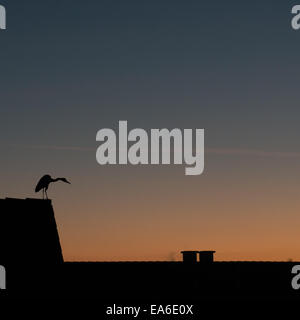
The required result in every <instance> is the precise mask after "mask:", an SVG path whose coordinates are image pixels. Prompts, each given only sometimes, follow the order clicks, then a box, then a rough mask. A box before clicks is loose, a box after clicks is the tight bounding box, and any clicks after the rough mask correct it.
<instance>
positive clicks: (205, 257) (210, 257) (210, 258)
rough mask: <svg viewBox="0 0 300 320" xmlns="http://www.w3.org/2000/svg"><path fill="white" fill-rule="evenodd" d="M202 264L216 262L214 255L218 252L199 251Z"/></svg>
mask: <svg viewBox="0 0 300 320" xmlns="http://www.w3.org/2000/svg"><path fill="white" fill-rule="evenodd" d="M198 252H199V258H200V262H202V263H211V262H214V253H215V252H216V251H198Z"/></svg>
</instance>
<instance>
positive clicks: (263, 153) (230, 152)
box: [205, 148, 300, 158]
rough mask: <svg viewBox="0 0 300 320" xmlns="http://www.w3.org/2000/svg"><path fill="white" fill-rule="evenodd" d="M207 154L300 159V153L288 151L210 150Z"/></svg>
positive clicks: (207, 150)
mask: <svg viewBox="0 0 300 320" xmlns="http://www.w3.org/2000/svg"><path fill="white" fill-rule="evenodd" d="M205 152H206V153H209V154H216V155H239V156H254V157H276V158H300V152H286V151H264V150H257V149H238V148H208V149H206V150H205Z"/></svg>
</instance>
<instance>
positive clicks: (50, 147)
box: [10, 145, 95, 151]
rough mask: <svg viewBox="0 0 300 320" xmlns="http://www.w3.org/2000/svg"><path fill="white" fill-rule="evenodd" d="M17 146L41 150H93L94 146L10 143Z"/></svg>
mask: <svg viewBox="0 0 300 320" xmlns="http://www.w3.org/2000/svg"><path fill="white" fill-rule="evenodd" d="M10 146H11V147H15V148H25V149H40V150H62V151H93V150H95V148H92V147H76V146H54V145H10Z"/></svg>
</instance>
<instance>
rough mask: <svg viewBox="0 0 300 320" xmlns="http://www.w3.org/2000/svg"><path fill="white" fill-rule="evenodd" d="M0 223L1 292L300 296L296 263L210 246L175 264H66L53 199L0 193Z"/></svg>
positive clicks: (174, 297)
mask: <svg viewBox="0 0 300 320" xmlns="http://www.w3.org/2000/svg"><path fill="white" fill-rule="evenodd" d="M0 226H1V232H0V265H3V266H4V267H5V269H6V271H7V282H6V287H7V289H6V290H0V298H2V297H4V298H12V297H24V295H26V297H32V298H49V297H51V298H76V299H78V298H97V299H102V300H103V301H104V300H105V301H116V300H117V299H119V301H124V299H131V301H132V300H134V301H137V302H146V303H149V301H152V300H153V299H156V301H157V300H158V299H163V300H167V301H187V299H188V300H189V301H194V302H200V301H202V300H248V299H252V300H253V299H262V300H266V299H267V300H269V299H296V300H298V299H300V292H298V291H297V290H294V289H293V288H292V286H291V280H292V277H293V275H292V274H291V270H292V267H293V266H294V265H295V264H298V263H296V262H239V261H237V262H220V261H214V253H215V251H182V255H183V260H182V261H174V262H168V261H166V262H136V261H132V262H64V260H63V255H62V250H61V245H60V241H59V234H58V228H57V225H56V221H55V216H54V210H53V207H52V203H51V200H40V199H39V200H38V199H10V198H6V199H1V200H0ZM299 264H300V263H299Z"/></svg>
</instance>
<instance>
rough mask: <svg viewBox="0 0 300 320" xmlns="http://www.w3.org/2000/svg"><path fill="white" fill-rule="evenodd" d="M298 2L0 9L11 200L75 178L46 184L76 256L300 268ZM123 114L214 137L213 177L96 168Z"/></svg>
mask: <svg viewBox="0 0 300 320" xmlns="http://www.w3.org/2000/svg"><path fill="white" fill-rule="evenodd" d="M296 3H297V2H296ZM296 3H295V1H288V0H278V1H274V0H272V1H271V0H259V1H258V0H257V1H244V0H243V1H241V0H236V1H233V0H228V1H223V0H216V1H213V2H212V1H201V0H195V1H192V0H186V1H182V0H172V1H171V0H170V1H167V0H151V1H150V0H147V1H144V0H126V1H124V0H107V1H102V0H97V1H96V0H86V1H74V0H59V1H58V0H56V1H55V0H52V1H50V0H43V1H40V0H36V1H34V0H27V1H21V0H13V1H12V0H9V1H8V0H0V4H2V5H5V6H6V9H7V28H8V29H7V30H6V31H0V99H1V100H0V124H1V125H0V147H1V157H0V168H1V169H0V172H1V174H0V197H21V198H24V197H36V196H37V197H39V196H40V195H36V194H34V187H35V184H36V182H37V181H38V179H39V178H40V177H41V176H42V175H43V174H45V173H49V174H51V175H52V176H54V177H56V176H63V177H67V178H68V179H69V180H70V181H71V182H72V185H71V186H69V185H65V184H61V183H57V184H56V185H55V186H51V187H50V189H49V197H51V198H52V199H53V205H54V209H55V213H56V219H57V223H58V227H59V231H60V238H61V243H62V247H63V253H64V257H65V260H101V261H102V260H177V259H180V254H179V252H180V250H189V249H191V250H193V249H194V250H209V249H212V250H216V251H217V252H216V259H217V260H288V259H293V260H300V196H299V195H300V147H299V137H300V134H299V133H300V129H299V122H300V108H299V80H298V78H299V74H300V62H299V54H300V31H298V32H297V31H294V30H292V28H291V25H290V20H291V13H290V12H291V8H292V6H293V5H295V4H296ZM299 3H300V1H299ZM119 120H128V125H129V128H136V127H141V128H145V129H147V130H148V129H150V128H169V129H172V128H175V127H178V128H182V129H183V128H205V170H204V174H203V175H201V176H185V175H184V166H172V165H171V166H103V167H102V166H99V165H98V164H97V163H96V158H95V155H96V149H97V146H98V144H97V143H96V141H95V137H96V133H97V131H98V130H99V129H101V128H104V127H108V128H117V125H118V121H119Z"/></svg>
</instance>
